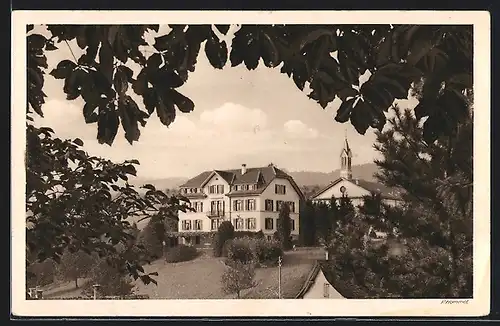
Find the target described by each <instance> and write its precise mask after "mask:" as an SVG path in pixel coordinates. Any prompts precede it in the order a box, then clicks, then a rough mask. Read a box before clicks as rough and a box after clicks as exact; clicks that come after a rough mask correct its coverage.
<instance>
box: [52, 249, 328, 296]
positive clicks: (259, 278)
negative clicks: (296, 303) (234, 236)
mask: <svg viewBox="0 0 500 326" xmlns="http://www.w3.org/2000/svg"><path fill="white" fill-rule="evenodd" d="M322 258H323V254H322V251H321V249H313V250H297V251H291V252H287V253H286V254H285V257H284V259H283V267H282V270H281V279H282V297H283V298H285V299H291V298H294V297H295V295H296V294H297V293H298V292H299V290H300V288H301V287H302V285H303V284H304V282H305V280H306V278H307V275H308V274H309V272H310V271H311V269H312V267H313V264H314V261H315V260H316V259H322ZM224 268H225V266H224V264H223V259H222V258H214V257H211V256H210V255H209V254H208V255H207V254H205V255H202V256H200V257H198V258H196V259H195V260H192V261H187V262H181V263H167V262H165V261H164V260H157V261H155V262H153V263H152V264H151V265H147V266H145V270H146V272H153V271H154V272H157V273H158V276H156V277H155V279H156V280H157V282H158V285H157V286H156V285H154V284H149V285H144V284H143V283H142V282H141V281H137V282H136V290H135V292H136V293H137V294H147V295H149V297H150V298H151V299H231V298H235V296H233V295H226V294H225V293H223V291H222V287H221V281H220V280H221V276H222V273H223V272H224ZM255 282H256V284H257V285H256V287H254V288H252V289H248V290H246V291H243V293H242V298H247V299H274V298H276V299H277V298H278V267H268V268H259V269H257V271H256V275H255ZM80 285H82V286H83V285H84V280H81V281H80ZM80 293H81V291H80V289H75V287H74V282H69V283H63V284H59V285H57V286H55V285H53V286H50V287H49V288H46V289H45V292H44V296H45V297H47V298H49V297H70V296H78V295H80Z"/></svg>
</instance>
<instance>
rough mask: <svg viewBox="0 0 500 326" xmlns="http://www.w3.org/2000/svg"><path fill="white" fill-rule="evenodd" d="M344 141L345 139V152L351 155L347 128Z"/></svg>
mask: <svg viewBox="0 0 500 326" xmlns="http://www.w3.org/2000/svg"><path fill="white" fill-rule="evenodd" d="M344 139H345V150H346V152H347V154H350V153H351V148H350V147H349V142H348V141H347V127H346V128H345V136H344Z"/></svg>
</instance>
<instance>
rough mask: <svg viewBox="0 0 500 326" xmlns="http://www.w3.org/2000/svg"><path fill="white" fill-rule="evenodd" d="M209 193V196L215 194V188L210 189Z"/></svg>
mask: <svg viewBox="0 0 500 326" xmlns="http://www.w3.org/2000/svg"><path fill="white" fill-rule="evenodd" d="M208 193H209V194H215V186H210V187H208Z"/></svg>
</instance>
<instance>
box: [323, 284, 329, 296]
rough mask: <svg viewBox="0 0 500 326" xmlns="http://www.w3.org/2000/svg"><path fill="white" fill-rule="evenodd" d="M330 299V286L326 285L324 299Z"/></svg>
mask: <svg viewBox="0 0 500 326" xmlns="http://www.w3.org/2000/svg"><path fill="white" fill-rule="evenodd" d="M329 297H330V284H328V283H325V284H323V298H329Z"/></svg>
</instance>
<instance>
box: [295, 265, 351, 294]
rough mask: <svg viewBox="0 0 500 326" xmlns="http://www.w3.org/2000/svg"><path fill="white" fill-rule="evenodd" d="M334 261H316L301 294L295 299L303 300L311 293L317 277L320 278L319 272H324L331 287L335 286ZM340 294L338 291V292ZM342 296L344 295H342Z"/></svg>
mask: <svg viewBox="0 0 500 326" xmlns="http://www.w3.org/2000/svg"><path fill="white" fill-rule="evenodd" d="M331 264H332V261H330V260H325V259H322V260H316V262H315V263H314V266H313V268H312V269H311V271H310V272H309V274H308V275H307V278H306V281H305V282H304V285H303V286H302V288H301V289H300V291H299V293H297V295H296V296H295V299H302V298H304V295H305V294H306V293H307V291H309V289H310V288H311V286H313V284H314V281H315V280H316V277H317V276H318V274H319V272H322V273H323V275H324V276H325V278H326V280H327V282H328V283H330V285H331V286H333V287H334V288H335V286H334V284H335V274H334V272H333V270H334V269H333V268H332V266H331ZM337 292H338V290H337ZM341 295H342V294H341Z"/></svg>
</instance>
